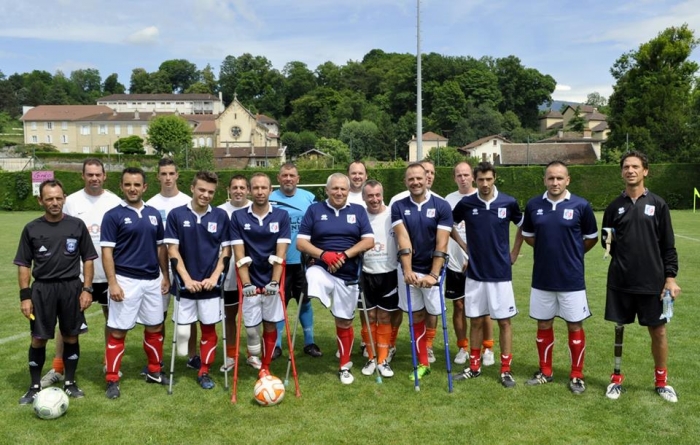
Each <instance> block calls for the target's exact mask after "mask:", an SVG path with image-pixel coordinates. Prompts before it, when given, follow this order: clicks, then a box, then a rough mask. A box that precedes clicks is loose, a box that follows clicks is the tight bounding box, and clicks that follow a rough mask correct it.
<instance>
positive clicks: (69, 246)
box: [66, 238, 78, 253]
mask: <svg viewBox="0 0 700 445" xmlns="http://www.w3.org/2000/svg"><path fill="white" fill-rule="evenodd" d="M77 248H78V240H77V239H75V238H68V239H66V252H67V253H75V251H76V249H77Z"/></svg>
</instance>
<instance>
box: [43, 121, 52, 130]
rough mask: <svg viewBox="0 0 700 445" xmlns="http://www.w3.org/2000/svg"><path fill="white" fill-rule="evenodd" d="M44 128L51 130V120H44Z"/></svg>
mask: <svg viewBox="0 0 700 445" xmlns="http://www.w3.org/2000/svg"><path fill="white" fill-rule="evenodd" d="M44 128H46V129H47V130H49V131H51V130H53V122H44Z"/></svg>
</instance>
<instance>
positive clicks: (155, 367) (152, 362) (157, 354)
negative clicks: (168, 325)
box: [143, 331, 163, 373]
mask: <svg viewBox="0 0 700 445" xmlns="http://www.w3.org/2000/svg"><path fill="white" fill-rule="evenodd" d="M143 350H144V351H145V352H146V357H148V372H156V373H157V372H160V362H162V361H163V336H162V335H161V333H160V332H148V331H144V332H143Z"/></svg>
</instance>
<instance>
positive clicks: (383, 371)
mask: <svg viewBox="0 0 700 445" xmlns="http://www.w3.org/2000/svg"><path fill="white" fill-rule="evenodd" d="M378 367H379V374H380V375H381V376H382V377H386V378H391V377H394V371H393V370H392V369H391V366H389V362H387V361H386V360H384V361H383V362H382V363H380V364H379V365H378Z"/></svg>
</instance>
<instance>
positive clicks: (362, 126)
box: [338, 120, 379, 159]
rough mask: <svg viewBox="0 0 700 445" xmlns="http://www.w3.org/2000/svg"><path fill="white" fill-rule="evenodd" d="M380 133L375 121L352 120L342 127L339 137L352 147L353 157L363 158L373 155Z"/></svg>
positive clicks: (351, 153)
mask: <svg viewBox="0 0 700 445" xmlns="http://www.w3.org/2000/svg"><path fill="white" fill-rule="evenodd" d="M378 134H379V128H378V127H377V124H375V123H374V122H371V121H367V120H363V121H361V122H358V121H350V122H346V123H344V124H343V126H342V127H341V129H340V136H339V137H338V139H340V140H341V141H342V142H343V143H344V144H346V145H348V146H349V147H350V155H351V157H352V158H353V159H363V158H366V157H368V156H371V155H372V153H373V150H374V146H375V145H376V143H377V135H378Z"/></svg>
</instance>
